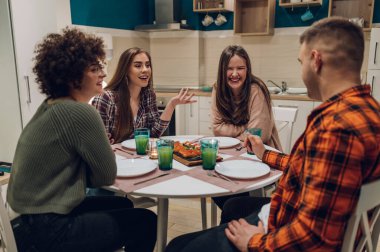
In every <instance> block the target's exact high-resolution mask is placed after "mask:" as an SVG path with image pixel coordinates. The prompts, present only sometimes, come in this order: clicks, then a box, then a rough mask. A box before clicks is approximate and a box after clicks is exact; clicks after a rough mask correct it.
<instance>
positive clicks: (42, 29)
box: [8, 0, 57, 126]
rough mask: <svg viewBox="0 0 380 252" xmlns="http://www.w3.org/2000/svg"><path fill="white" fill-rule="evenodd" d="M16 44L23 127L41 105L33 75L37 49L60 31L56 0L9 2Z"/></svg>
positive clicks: (40, 95) (10, 0)
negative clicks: (43, 40) (50, 34)
mask: <svg viewBox="0 0 380 252" xmlns="http://www.w3.org/2000/svg"><path fill="white" fill-rule="evenodd" d="M8 1H9V3H10V7H11V8H10V9H11V17H12V30H13V37H14V45H15V55H16V65H17V75H18V83H19V95H20V105H21V112H22V122H23V126H25V125H26V123H27V122H28V121H29V120H30V118H31V117H32V116H33V114H34V112H35V111H36V109H37V108H38V106H39V105H40V104H41V102H42V101H43V99H44V98H45V96H44V95H42V94H40V92H39V90H38V86H37V84H36V83H35V75H34V74H33V73H32V68H33V57H34V48H35V46H36V44H37V43H38V42H40V41H41V40H42V38H43V37H44V36H46V35H47V34H48V33H51V32H57V11H56V10H57V9H56V0H28V1H24V0H8Z"/></svg>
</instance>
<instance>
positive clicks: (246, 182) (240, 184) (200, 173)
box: [186, 159, 282, 192]
mask: <svg viewBox="0 0 380 252" xmlns="http://www.w3.org/2000/svg"><path fill="white" fill-rule="evenodd" d="M229 160H231V159H229ZM214 172H215V171H212V173H214ZM281 173H282V172H281V171H278V170H271V171H270V172H269V174H267V175H264V176H262V177H259V178H255V179H233V178H229V179H230V180H232V181H234V182H237V183H234V182H231V181H226V180H224V179H221V178H219V177H214V176H209V175H207V171H206V170H203V169H202V167H201V166H199V167H195V168H194V169H192V170H189V171H186V175H189V176H191V177H193V178H196V179H199V180H202V181H206V182H207V183H210V184H213V185H216V186H219V187H222V188H224V189H227V190H229V191H231V192H237V191H239V190H242V189H244V188H247V187H248V186H251V185H253V184H254V183H258V182H261V181H263V180H266V179H268V178H270V177H273V176H276V175H278V174H281Z"/></svg>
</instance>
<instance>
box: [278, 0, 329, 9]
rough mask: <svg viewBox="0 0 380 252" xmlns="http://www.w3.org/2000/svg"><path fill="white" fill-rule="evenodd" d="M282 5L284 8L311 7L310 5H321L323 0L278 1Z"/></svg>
mask: <svg viewBox="0 0 380 252" xmlns="http://www.w3.org/2000/svg"><path fill="white" fill-rule="evenodd" d="M278 5H279V6H280V7H284V8H297V7H309V6H321V5H322V0H315V1H312V0H311V1H305V0H304V1H302V2H301V1H299V2H294V1H292V0H280V2H279V3H278Z"/></svg>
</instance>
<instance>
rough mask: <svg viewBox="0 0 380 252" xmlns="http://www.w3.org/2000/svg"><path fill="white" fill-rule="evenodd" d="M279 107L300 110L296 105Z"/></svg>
mask: <svg viewBox="0 0 380 252" xmlns="http://www.w3.org/2000/svg"><path fill="white" fill-rule="evenodd" d="M277 107H281V108H296V109H298V106H296V105H278V106H277Z"/></svg>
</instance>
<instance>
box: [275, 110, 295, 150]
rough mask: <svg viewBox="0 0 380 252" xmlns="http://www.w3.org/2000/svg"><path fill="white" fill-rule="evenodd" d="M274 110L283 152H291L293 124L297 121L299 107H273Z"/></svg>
mask: <svg viewBox="0 0 380 252" xmlns="http://www.w3.org/2000/svg"><path fill="white" fill-rule="evenodd" d="M272 111H273V115H274V120H275V123H276V128H277V131H278V134H279V136H280V141H281V145H282V148H283V152H284V153H290V151H291V147H292V146H291V143H292V130H293V124H294V122H295V121H296V117H297V111H298V109H297V108H291V107H272Z"/></svg>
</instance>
